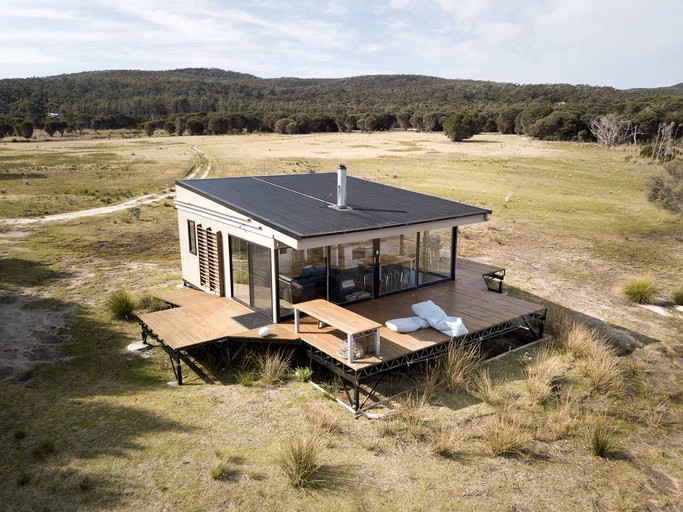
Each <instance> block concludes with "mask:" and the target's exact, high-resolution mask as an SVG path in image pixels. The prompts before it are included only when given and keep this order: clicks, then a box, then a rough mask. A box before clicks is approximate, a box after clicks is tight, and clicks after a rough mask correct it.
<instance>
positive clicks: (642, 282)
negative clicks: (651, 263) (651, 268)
mask: <svg viewBox="0 0 683 512" xmlns="http://www.w3.org/2000/svg"><path fill="white" fill-rule="evenodd" d="M622 291H623V293H624V296H625V297H626V298H627V299H628V300H630V301H631V302H636V303H638V304H652V303H653V302H654V300H655V297H656V295H657V288H656V287H655V283H654V280H653V279H652V278H651V277H639V278H636V279H633V280H631V281H629V282H628V283H626V284H625V285H624V287H623V290H622Z"/></svg>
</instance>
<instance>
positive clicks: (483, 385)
mask: <svg viewBox="0 0 683 512" xmlns="http://www.w3.org/2000/svg"><path fill="white" fill-rule="evenodd" d="M470 393H472V394H473V395H474V396H476V397H477V398H479V399H480V400H482V401H484V402H486V403H487V404H489V405H497V404H499V403H501V402H502V401H503V400H505V398H506V396H505V393H504V392H503V391H502V389H500V388H498V387H497V386H496V385H495V383H494V382H493V379H492V378H491V372H490V370H489V369H488V368H480V369H479V370H478V371H477V373H476V374H475V375H474V377H473V378H472V382H471V386H470Z"/></svg>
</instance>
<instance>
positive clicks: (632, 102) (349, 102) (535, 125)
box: [0, 68, 683, 143]
mask: <svg viewBox="0 0 683 512" xmlns="http://www.w3.org/2000/svg"><path fill="white" fill-rule="evenodd" d="M608 114H610V115H615V116H617V117H616V119H617V121H618V122H619V123H620V126H622V127H628V129H627V130H626V129H624V130H623V131H624V134H625V135H624V136H629V137H631V138H632V139H633V140H634V141H637V142H645V143H647V142H654V141H655V139H656V138H657V137H658V136H659V135H660V133H661V131H662V129H663V128H664V127H668V128H669V130H670V131H671V132H672V133H673V138H674V139H676V138H677V136H678V135H679V133H678V132H679V129H678V128H679V126H680V125H681V124H683V84H678V85H676V86H672V87H667V88H658V89H633V90H618V89H614V88H611V87H595V86H588V85H568V84H527V85H520V84H512V83H497V82H486V81H474V80H451V79H444V78H437V77H429V76H416V75H375V76H358V77H350V78H339V79H300V78H273V79H264V78H258V77H255V76H252V75H247V74H242V73H237V72H232V71H223V70H219V69H204V68H196V69H194V68H192V69H177V70H172V71H95V72H83V73H76V74H68V75H58V76H51V77H44V78H26V79H4V80H0V137H11V136H19V137H25V138H30V137H31V136H32V134H33V130H34V129H44V130H45V131H46V132H47V133H48V134H49V135H50V136H53V135H54V134H55V133H61V134H63V133H64V132H67V131H68V132H79V131H82V130H85V129H91V130H107V129H120V128H125V129H141V130H144V131H146V132H147V133H148V134H150V135H151V134H152V133H154V131H155V130H157V129H163V130H165V131H166V132H167V133H168V134H177V135H182V134H189V135H197V134H226V133H242V132H256V131H265V132H278V133H292V134H295V133H310V132H330V131H351V130H361V131H377V130H389V129H403V130H406V129H416V130H418V131H444V132H445V134H446V135H447V136H449V137H450V138H452V139H453V140H462V139H464V138H469V137H471V136H472V135H473V134H475V133H480V132H485V131H500V132H501V133H517V134H525V135H529V136H532V137H537V138H539V139H544V140H577V141H591V140H595V139H596V135H595V133H594V130H591V126H590V125H591V122H592V121H594V120H596V119H598V118H601V117H602V116H605V115H608Z"/></svg>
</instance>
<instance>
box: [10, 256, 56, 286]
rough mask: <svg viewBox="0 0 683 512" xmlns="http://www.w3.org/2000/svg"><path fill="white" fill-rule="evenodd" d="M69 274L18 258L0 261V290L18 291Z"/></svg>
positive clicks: (47, 282)
mask: <svg viewBox="0 0 683 512" xmlns="http://www.w3.org/2000/svg"><path fill="white" fill-rule="evenodd" d="M69 275H70V274H69V273H67V272H60V271H55V270H52V269H50V268H49V267H47V266H45V265H43V264H42V263H38V262H35V261H31V260H24V259H20V258H4V259H0V289H2V290H18V289H20V288H24V287H28V286H40V285H44V284H49V283H50V282H53V281H59V280H61V279H66V278H67V277H69Z"/></svg>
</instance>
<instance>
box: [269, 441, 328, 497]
mask: <svg viewBox="0 0 683 512" xmlns="http://www.w3.org/2000/svg"><path fill="white" fill-rule="evenodd" d="M324 450H325V442H324V439H323V437H322V436H321V434H319V433H308V434H306V435H301V434H299V435H294V436H292V437H290V438H289V439H287V440H286V441H285V442H284V443H283V444H282V447H281V448H280V456H279V458H278V465H279V466H280V468H281V469H282V471H283V472H284V473H285V475H286V476H287V480H288V481H289V483H290V484H291V485H292V486H293V487H298V488H300V489H303V488H304V487H319V486H320V485H322V484H323V483H324V482H325V481H326V479H327V474H326V473H327V471H326V466H325V463H324V460H323V452H324Z"/></svg>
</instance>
